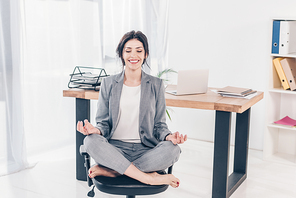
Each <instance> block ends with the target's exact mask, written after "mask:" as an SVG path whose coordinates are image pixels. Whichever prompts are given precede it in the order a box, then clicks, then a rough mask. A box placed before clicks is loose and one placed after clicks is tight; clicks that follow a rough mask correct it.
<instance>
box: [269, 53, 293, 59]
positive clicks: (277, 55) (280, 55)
mask: <svg viewBox="0 0 296 198" xmlns="http://www.w3.org/2000/svg"><path fill="white" fill-rule="evenodd" d="M271 56H274V57H289V58H296V53H291V54H271Z"/></svg>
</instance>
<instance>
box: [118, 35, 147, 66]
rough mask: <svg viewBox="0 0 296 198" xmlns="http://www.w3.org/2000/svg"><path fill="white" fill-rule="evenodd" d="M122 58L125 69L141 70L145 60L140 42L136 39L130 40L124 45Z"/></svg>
mask: <svg viewBox="0 0 296 198" xmlns="http://www.w3.org/2000/svg"><path fill="white" fill-rule="evenodd" d="M122 57H123V60H124V62H125V66H126V68H125V69H130V70H134V71H135V70H138V69H141V67H142V64H143V61H144V59H145V58H146V54H145V50H144V47H143V44H142V42H140V41H139V40H137V39H131V40H129V41H128V42H126V43H125V45H124V48H123V52H122Z"/></svg>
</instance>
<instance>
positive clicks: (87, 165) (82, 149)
mask: <svg viewBox="0 0 296 198" xmlns="http://www.w3.org/2000/svg"><path fill="white" fill-rule="evenodd" d="M79 152H80V155H82V156H84V167H85V171H86V177H87V179H86V180H87V184H88V186H89V187H90V186H91V185H93V182H92V180H91V178H89V176H88V170H89V169H90V156H89V154H88V153H87V152H86V149H85V146H84V145H81V146H80V148H79Z"/></svg>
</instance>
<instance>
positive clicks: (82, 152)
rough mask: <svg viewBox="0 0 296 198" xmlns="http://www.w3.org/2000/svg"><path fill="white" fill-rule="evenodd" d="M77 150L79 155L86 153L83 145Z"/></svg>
mask: <svg viewBox="0 0 296 198" xmlns="http://www.w3.org/2000/svg"><path fill="white" fill-rule="evenodd" d="M79 152H80V155H82V156H83V155H88V153H87V152H86V149H85V146H84V145H81V146H80V148H79Z"/></svg>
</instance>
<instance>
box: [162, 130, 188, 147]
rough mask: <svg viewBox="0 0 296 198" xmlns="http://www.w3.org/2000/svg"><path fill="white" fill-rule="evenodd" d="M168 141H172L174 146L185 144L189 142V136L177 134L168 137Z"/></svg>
mask: <svg viewBox="0 0 296 198" xmlns="http://www.w3.org/2000/svg"><path fill="white" fill-rule="evenodd" d="M165 140H166V141H171V142H173V144H183V143H184V142H185V141H186V140H187V135H184V136H183V134H181V135H180V134H179V132H175V133H173V134H170V135H168V136H167V137H166V139H165Z"/></svg>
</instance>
